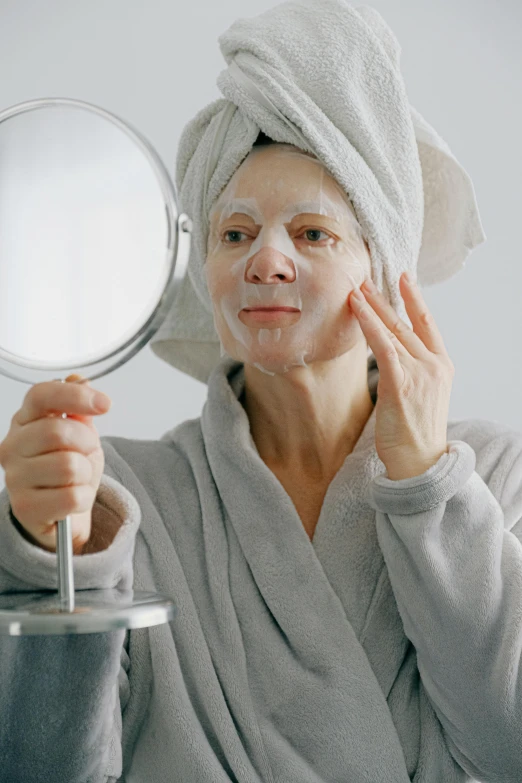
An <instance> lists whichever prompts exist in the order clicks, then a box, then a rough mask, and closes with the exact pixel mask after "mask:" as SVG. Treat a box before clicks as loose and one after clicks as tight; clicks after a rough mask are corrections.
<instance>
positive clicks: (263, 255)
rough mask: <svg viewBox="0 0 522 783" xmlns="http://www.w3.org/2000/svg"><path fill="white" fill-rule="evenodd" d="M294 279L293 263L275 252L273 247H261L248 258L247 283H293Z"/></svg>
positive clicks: (277, 251) (279, 252) (278, 251)
mask: <svg viewBox="0 0 522 783" xmlns="http://www.w3.org/2000/svg"><path fill="white" fill-rule="evenodd" d="M295 279H296V272H295V266H294V262H293V261H292V260H291V259H290V258H288V257H287V256H285V255H284V253H281V251H280V250H276V248H275V247H262V248H261V249H260V250H258V251H257V253H254V255H253V256H252V258H249V259H248V261H247V264H246V269H245V281H246V282H247V283H265V284H266V285H274V284H275V283H293V282H294V280H295Z"/></svg>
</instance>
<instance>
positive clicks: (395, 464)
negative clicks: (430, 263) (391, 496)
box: [349, 274, 455, 481]
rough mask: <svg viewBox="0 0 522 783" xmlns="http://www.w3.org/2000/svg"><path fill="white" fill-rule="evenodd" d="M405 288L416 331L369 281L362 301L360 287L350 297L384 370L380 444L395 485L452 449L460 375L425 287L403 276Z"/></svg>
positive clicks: (379, 404) (377, 432)
mask: <svg viewBox="0 0 522 783" xmlns="http://www.w3.org/2000/svg"><path fill="white" fill-rule="evenodd" d="M368 283H370V287H368ZM372 286H373V290H372ZM400 290H401V294H402V298H403V299H404V304H405V306H406V312H407V313H408V317H409V318H410V320H411V323H412V325H413V329H412V328H410V327H409V326H408V325H407V324H406V323H405V322H404V321H403V320H402V319H401V318H399V316H398V315H397V313H396V312H395V310H394V309H393V308H392V306H391V305H390V304H389V302H388V301H387V300H386V298H385V297H384V295H383V294H381V293H379V291H378V290H377V289H376V287H375V285H374V284H373V283H372V281H371V280H369V278H366V280H365V281H364V282H363V284H362V285H361V291H362V293H363V294H364V295H363V297H362V299H361V300H360V301H359V300H358V299H357V298H356V296H355V292H356V291H357V289H355V290H354V291H352V292H351V293H350V296H349V302H350V307H351V308H352V311H353V313H354V314H355V315H356V317H357V319H358V321H359V324H360V326H361V329H362V331H363V333H364V336H365V337H366V339H367V341H368V344H369V346H370V348H371V349H372V351H373V353H374V355H375V359H376V360H377V365H378V368H379V384H378V387H377V403H376V406H375V416H376V421H375V445H376V449H377V454H378V455H379V458H380V460H381V461H382V462H383V463H384V465H385V467H386V470H387V474H388V478H390V479H392V480H394V481H397V480H399V479H403V478H410V477H412V476H418V475H420V474H421V473H424V471H426V470H427V469H428V468H430V467H431V466H432V465H434V464H435V463H436V462H437V461H438V460H439V459H440V457H441V456H442V454H444V452H445V451H447V448H448V443H447V425H448V412H449V401H450V396H451V386H452V383H453V376H454V374H455V368H454V366H453V363H452V362H451V360H450V358H449V356H448V354H447V352H446V348H445V347H444V342H443V340H442V337H441V334H440V332H439V330H438V328H437V326H436V324H435V321H434V318H433V316H432V315H431V313H430V311H429V310H428V308H427V306H426V304H425V302H424V299H423V297H422V295H421V292H420V289H419V287H418V286H417V285H416V284H415V283H409V282H408V281H407V279H406V274H403V275H402V276H401V279H400Z"/></svg>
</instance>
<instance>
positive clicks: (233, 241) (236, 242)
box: [223, 229, 246, 245]
mask: <svg viewBox="0 0 522 783" xmlns="http://www.w3.org/2000/svg"><path fill="white" fill-rule="evenodd" d="M230 234H232V235H233V236H235V237H237V236H244V237H246V234H245V233H243V231H234V230H233V229H230V230H229V231H225V233H224V234H223V237H224V238H225V241H226V238H227V236H229V235H230ZM239 242H241V240H240V239H231V240H230V241H229V242H226V244H227V245H237V244H238V243H239Z"/></svg>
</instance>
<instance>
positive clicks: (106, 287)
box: [0, 106, 169, 367]
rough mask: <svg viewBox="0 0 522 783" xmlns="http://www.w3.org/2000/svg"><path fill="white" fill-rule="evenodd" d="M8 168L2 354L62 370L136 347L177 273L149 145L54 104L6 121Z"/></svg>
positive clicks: (1, 144) (1, 189)
mask: <svg viewBox="0 0 522 783" xmlns="http://www.w3.org/2000/svg"><path fill="white" fill-rule="evenodd" d="M0 172H1V176H0V225H1V231H0V351H1V352H2V353H4V352H5V353H8V354H10V355H11V358H12V359H13V360H15V361H16V359H17V358H18V359H19V360H20V361H22V362H23V361H24V360H30V361H32V362H37V363H38V364H40V365H41V366H54V367H59V366H69V365H70V364H71V363H74V364H76V365H81V364H87V363H88V362H89V361H91V360H92V359H93V358H96V357H97V356H99V354H100V353H107V352H109V351H111V350H113V349H114V348H115V347H117V346H119V345H120V344H122V343H123V342H125V340H126V339H128V337H129V336H130V335H131V334H132V333H133V332H134V331H135V330H136V327H137V325H141V324H143V323H145V322H146V321H147V319H148V318H149V316H150V315H151V313H152V311H153V309H154V307H155V306H156V303H157V300H158V296H159V293H160V292H161V291H162V290H163V288H164V287H165V284H166V281H167V276H168V273H169V264H168V254H167V247H168V223H167V219H166V214H165V206H164V201H165V199H164V194H163V193H162V190H161V187H160V184H159V182H158V178H157V176H156V175H155V172H154V169H153V168H152V166H151V165H150V162H149V160H148V159H147V157H146V156H145V155H144V152H143V149H141V148H140V147H139V146H138V145H137V144H136V142H135V140H134V139H132V138H131V137H130V136H129V135H128V134H127V133H125V132H124V131H123V130H122V129H121V128H119V127H118V126H116V125H115V124H113V123H112V122H109V121H108V120H107V119H106V118H104V117H103V116H99V115H97V114H95V113H92V112H88V111H85V110H82V109H79V108H76V109H74V108H71V107H70V106H64V107H60V106H49V107H46V108H42V109H40V110H38V111H31V112H26V113H24V114H20V115H18V116H16V117H13V118H10V119H8V120H7V121H5V122H3V123H0ZM35 325H37V328H35Z"/></svg>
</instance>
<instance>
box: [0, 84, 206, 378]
mask: <svg viewBox="0 0 522 783" xmlns="http://www.w3.org/2000/svg"><path fill="white" fill-rule="evenodd" d="M52 106H71V107H73V108H77V109H83V110H85V111H90V112H93V113H95V114H98V115H99V116H100V117H103V118H104V119H106V120H108V121H110V122H112V123H113V124H114V125H116V126H117V127H118V128H119V129H120V130H122V131H124V133H126V134H127V136H129V138H130V139H131V140H132V141H133V142H134V143H135V144H137V145H138V146H139V147H140V149H141V150H142V152H143V153H144V154H145V155H146V157H147V158H148V160H149V162H150V164H151V166H152V168H153V170H154V172H155V174H156V176H157V179H158V182H159V185H160V188H161V191H162V193H163V197H164V201H165V212H166V218H167V226H168V240H167V246H166V248H165V252H166V254H167V259H166V262H167V264H168V265H169V268H170V271H169V275H168V277H167V281H166V284H165V286H164V289H163V292H162V293H161V296H160V298H159V300H158V303H157V305H156V307H155V309H154V311H153V312H152V314H151V315H150V316H149V317H148V319H147V320H146V322H145V323H143V324H142V325H141V326H140V327H138V329H137V331H136V333H135V334H134V335H133V336H131V337H130V338H129V339H128V340H127V341H126V342H125V343H124V344H123V345H122V346H120V347H119V348H117V349H116V350H114V351H111V352H109V353H106V354H104V355H102V356H100V357H99V358H98V359H96V360H93V361H91V362H89V363H88V364H83V365H77V364H72V363H69V364H67V365H61V366H60V367H56V368H52V367H46V368H45V369H42V368H41V367H37V366H35V365H32V364H31V363H30V362H25V361H24V362H22V361H21V360H20V359H19V358H18V357H15V356H13V355H12V354H10V353H9V352H7V351H5V350H2V348H1V346H0V373H1V374H2V375H4V376H6V377H8V378H12V379H13V380H16V381H22V382H23V383H28V384H30V385H33V384H35V383H40V382H42V381H47V380H53V379H54V378H55V377H56V374H57V372H62V371H64V370H68V371H69V372H73V371H74V372H75V373H78V374H80V375H83V376H84V377H85V378H86V379H87V380H94V379H96V378H100V377H102V376H103V375H106V374H107V373H109V372H111V371H112V370H114V369H116V368H117V367H120V366H121V365H122V364H124V363H125V362H126V361H128V359H130V358H131V357H132V356H134V354H136V353H137V352H138V351H139V350H140V349H141V348H142V347H143V346H144V345H145V344H146V343H147V342H149V340H150V339H151V338H152V336H153V335H154V334H155V333H156V332H157V330H158V329H159V327H160V326H161V324H162V322H163V320H164V318H165V316H166V315H167V313H168V312H169V310H170V308H171V306H172V305H173V302H174V298H175V296H176V292H177V290H178V288H179V285H180V283H181V281H182V279H183V278H184V276H185V273H186V269H187V265H188V259H189V254H190V240H191V233H192V221H191V220H190V218H189V217H188V215H186V214H184V213H182V214H179V213H178V204H177V194H176V188H175V186H174V183H173V182H172V180H171V177H170V175H169V172H168V171H167V169H166V167H165V165H164V164H163V161H162V160H161V158H160V157H159V155H158V154H157V152H156V150H155V149H154V148H153V147H152V145H151V144H150V142H149V141H148V140H147V139H146V138H145V137H144V136H142V134H141V133H140V132H139V131H138V130H136V129H135V128H134V127H133V126H132V125H130V124H129V123H128V122H126V121H124V120H122V119H121V118H120V117H118V116H117V115H115V114H113V113H112V112H109V111H107V110H106V109H102V108H100V107H99V106H95V105H94V104H91V103H86V102H85V101H80V100H76V99H74V98H39V99H37V100H31V101H26V102H24V103H19V104H16V105H15V106H11V107H9V108H7V109H4V110H3V111H1V112H0V124H1V123H2V122H5V121H6V120H8V119H10V118H12V117H14V116H17V115H19V114H23V113H25V112H28V111H33V110H35V109H44V108H49V107H52ZM13 366H14V367H15V368H16V369H13Z"/></svg>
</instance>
